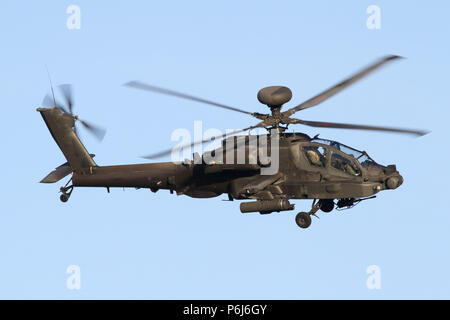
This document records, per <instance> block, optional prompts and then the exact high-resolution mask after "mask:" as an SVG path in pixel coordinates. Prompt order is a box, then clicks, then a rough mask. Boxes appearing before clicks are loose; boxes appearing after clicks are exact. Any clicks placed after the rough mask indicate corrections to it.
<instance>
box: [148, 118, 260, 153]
mask: <svg viewBox="0 0 450 320" xmlns="http://www.w3.org/2000/svg"><path fill="white" fill-rule="evenodd" d="M261 126H262V122H260V123H258V124H257V125H255V126H251V127H248V128H245V129H240V130H235V131H232V132H229V133H226V134H223V135H220V136H216V137H211V138H207V139H204V140H199V141H194V142H192V143H191V144H186V145H183V146H179V147H176V148H172V149H168V150H165V151H161V152H158V153H155V154H151V155H148V156H144V157H143V158H145V159H156V158H161V157H163V156H167V155H169V154H171V153H172V152H178V151H180V150H182V149H184V148H187V147H190V148H193V147H194V146H197V145H199V144H204V143H207V142H212V141H214V140H217V139H220V138H222V139H226V138H227V137H230V136H232V135H235V134H237V133H241V132H244V131H247V130H252V129H255V128H258V127H261Z"/></svg>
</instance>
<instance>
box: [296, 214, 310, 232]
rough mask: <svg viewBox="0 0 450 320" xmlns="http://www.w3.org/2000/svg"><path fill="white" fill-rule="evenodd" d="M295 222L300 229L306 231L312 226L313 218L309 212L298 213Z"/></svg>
mask: <svg viewBox="0 0 450 320" xmlns="http://www.w3.org/2000/svg"><path fill="white" fill-rule="evenodd" d="M295 222H296V223H297V225H298V226H299V227H300V228H303V229H306V228H308V227H309V226H310V225H311V216H310V215H309V213H307V212H300V213H297V215H296V216H295Z"/></svg>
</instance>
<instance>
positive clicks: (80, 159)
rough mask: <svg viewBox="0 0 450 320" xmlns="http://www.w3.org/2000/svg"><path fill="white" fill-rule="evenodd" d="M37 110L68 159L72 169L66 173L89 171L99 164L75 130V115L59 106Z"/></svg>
mask: <svg viewBox="0 0 450 320" xmlns="http://www.w3.org/2000/svg"><path fill="white" fill-rule="evenodd" d="M37 111H38V112H40V113H41V115H42V118H43V119H44V121H45V123H46V125H47V127H48V129H49V131H50V133H51V135H52V136H53V139H54V140H55V142H56V144H57V145H58V147H59V148H60V149H61V151H62V153H63V154H64V156H65V157H66V159H67V162H68V166H69V167H70V169H71V171H69V172H68V173H66V172H67V170H65V171H64V173H66V175H67V174H69V173H70V172H72V171H78V172H89V170H91V168H92V167H96V166H97V164H96V163H95V161H94V160H93V159H92V156H91V155H90V154H89V152H88V151H87V150H86V148H85V147H84V145H83V143H82V142H81V141H80V139H79V138H78V136H77V134H76V133H75V131H74V130H73V128H74V125H75V119H74V117H73V116H71V115H70V114H64V113H62V112H61V110H59V109H58V108H38V109H37ZM59 176H60V175H58V177H59ZM63 177H64V176H63ZM63 177H61V178H63ZM61 178H60V179H61ZM44 180H45V179H44ZM53 180H54V179H53ZM52 182H55V181H52Z"/></svg>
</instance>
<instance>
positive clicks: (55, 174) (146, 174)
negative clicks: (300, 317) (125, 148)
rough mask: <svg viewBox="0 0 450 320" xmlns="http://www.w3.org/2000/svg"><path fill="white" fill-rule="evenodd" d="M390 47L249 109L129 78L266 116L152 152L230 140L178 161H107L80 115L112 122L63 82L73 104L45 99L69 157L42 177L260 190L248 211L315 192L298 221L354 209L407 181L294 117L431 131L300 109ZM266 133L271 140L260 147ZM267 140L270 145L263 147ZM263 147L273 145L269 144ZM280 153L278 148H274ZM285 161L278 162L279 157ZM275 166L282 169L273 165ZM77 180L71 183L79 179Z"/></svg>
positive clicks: (247, 192)
mask: <svg viewBox="0 0 450 320" xmlns="http://www.w3.org/2000/svg"><path fill="white" fill-rule="evenodd" d="M401 58H402V57H400V56H397V55H388V56H385V57H382V58H381V59H379V60H377V61H375V62H374V63H372V64H371V65H369V66H367V67H365V68H363V69H362V70H361V71H359V72H357V73H355V74H353V75H351V76H350V77H348V78H346V79H345V80H343V81H341V82H339V83H337V84H336V85H334V86H332V87H330V88H329V89H327V90H324V91H323V92H321V93H319V94H317V95H316V96H314V97H312V98H311V99H309V100H306V101H305V102H302V103H300V104H298V105H296V106H294V107H291V108H289V109H287V110H286V111H282V110H281V109H282V107H283V105H284V104H286V103H287V102H289V101H290V100H291V98H292V92H291V90H290V89H289V88H287V87H284V86H270V87H266V88H263V89H261V90H260V91H259V92H258V95H257V98H258V100H259V102H261V103H262V104H264V105H266V106H267V107H268V108H269V110H270V113H267V114H262V113H257V112H249V111H246V110H243V109H240V108H235V107H232V106H228V105H225V104H221V103H217V102H214V101H210V100H206V99H203V98H199V97H195V96H192V95H188V94H184V93H180V92H177V91H173V90H169V89H164V88H160V87H156V86H153V85H149V84H146V83H143V82H139V81H131V82H128V83H126V84H125V86H127V87H131V88H134V89H139V90H145V91H151V92H157V93H161V94H165V95H169V96H174V97H178V98H183V99H187V100H191V101H195V102H199V103H203V104H207V105H210V106H214V107H218V108H223V109H227V110H230V111H234V112H240V113H243V114H247V115H249V116H251V117H254V118H256V119H258V120H259V121H258V123H257V124H255V125H252V126H249V127H247V128H243V129H240V130H235V131H232V132H228V133H226V134H223V135H220V136H216V137H212V138H209V139H204V140H200V141H195V142H193V143H191V144H188V145H184V146H177V147H175V148H170V149H168V150H165V151H162V152H158V153H154V154H151V155H148V156H145V158H146V159H156V158H160V157H164V156H167V155H169V154H171V153H173V152H176V151H180V150H184V148H189V147H190V148H192V147H194V146H196V145H203V144H205V143H208V142H211V141H214V140H220V139H222V140H221V146H220V147H219V148H217V149H214V150H212V151H209V152H205V153H203V154H202V155H199V154H198V153H194V154H193V159H192V160H190V159H186V160H184V161H171V162H153V163H144V164H127V165H113V166H99V165H97V164H96V162H95V161H94V159H93V158H94V155H93V154H90V153H89V152H88V151H87V149H86V148H85V147H84V145H83V143H82V142H81V140H80V138H79V136H78V134H77V128H76V123H80V124H81V125H82V126H83V127H85V128H86V129H87V130H89V131H90V132H91V133H93V134H94V135H95V136H96V137H97V138H99V139H102V138H103V136H104V135H105V130H104V129H102V128H100V127H98V126H95V125H93V124H91V123H89V122H87V121H85V120H82V119H80V118H78V116H76V115H74V114H73V104H74V102H73V98H72V89H71V86H70V85H62V86H60V89H61V92H62V94H63V96H64V100H65V104H61V103H59V102H57V101H56V100H55V95H54V92H53V86H52V95H53V99H52V97H51V96H50V95H47V96H46V97H45V98H44V101H43V103H42V105H43V106H42V107H39V108H37V111H38V112H40V114H41V116H42V118H43V119H44V121H45V123H46V125H47V127H48V129H49V131H50V133H51V135H52V137H53V139H54V140H55V142H56V143H57V145H58V146H59V148H60V149H61V151H62V153H63V154H64V156H65V158H66V159H67V162H66V163H64V164H62V165H61V166H59V167H57V168H56V169H55V170H54V171H52V172H51V173H50V174H48V175H47V176H46V177H45V178H44V179H42V180H41V183H55V182H57V181H59V180H61V179H63V178H64V177H66V176H68V175H69V174H71V178H70V180H69V181H68V182H67V184H66V185H65V186H63V187H61V188H60V192H61V196H60V200H61V201H62V202H67V201H68V200H69V198H70V196H71V194H72V191H73V189H74V188H75V187H101V188H106V189H107V191H108V193H109V192H110V188H114V187H121V188H136V189H141V188H147V189H150V190H151V191H152V192H158V191H159V190H169V191H170V193H171V194H173V193H174V192H175V193H176V194H177V195H187V196H189V197H192V198H212V197H217V196H220V195H223V194H225V195H227V196H228V200H230V201H233V200H250V201H245V202H241V204H240V211H241V212H242V213H250V212H259V213H260V214H270V213H273V212H282V211H292V210H294V209H295V205H294V204H292V203H291V200H295V199H311V200H313V202H312V206H311V210H310V211H308V212H299V213H297V215H296V216H295V221H296V223H297V225H298V226H299V227H300V228H308V227H309V226H310V225H311V221H312V219H311V216H316V214H317V212H318V211H319V210H320V211H323V212H327V213H328V212H331V211H332V210H334V209H337V210H343V209H349V208H352V207H353V206H355V205H356V204H358V203H359V202H361V201H364V200H368V199H373V198H375V197H376V194H377V193H378V192H380V191H383V190H395V189H397V188H398V187H400V186H401V185H402V183H403V177H402V176H401V175H400V173H399V171H398V170H397V168H396V166H395V165H387V166H384V165H381V164H378V163H377V162H376V161H375V160H373V159H372V158H371V157H370V156H369V155H368V154H367V153H366V152H365V151H360V150H357V149H355V148H352V147H349V146H347V145H344V144H342V143H339V142H337V141H333V140H327V139H322V138H319V136H318V135H317V136H315V137H310V136H308V135H306V134H304V133H300V132H286V129H287V128H288V126H289V125H294V124H301V125H306V126H311V127H316V128H340V129H357V130H375V131H384V132H393V133H402V134H410V135H414V136H423V135H425V134H426V133H428V132H427V131H424V130H415V129H402V128H393V127H380V126H372V125H359V124H346V123H332V122H321V121H309V120H303V119H299V118H293V117H292V115H294V114H295V113H297V112H299V111H302V110H305V109H308V108H312V107H315V106H317V105H319V104H320V103H322V102H323V101H325V100H326V99H329V98H330V97H332V96H334V95H336V94H337V93H339V92H341V91H342V90H344V89H345V88H347V87H349V86H350V85H352V84H354V83H355V82H357V81H358V80H360V79H362V78H363V77H365V76H367V75H368V74H370V73H372V72H373V71H375V70H376V69H379V68H380V67H382V66H384V65H386V64H387V63H389V62H392V61H395V60H398V59H401ZM256 128H265V129H267V131H268V132H267V134H259V135H243V134H242V133H243V132H246V131H250V130H253V129H256ZM254 138H256V140H258V141H257V142H259V143H260V144H261V146H262V147H261V148H260V147H258V144H256V145H257V147H256V148H255V144H254V143H253V141H254V140H255V139H254ZM263 149H264V150H263ZM261 150H263V151H265V153H264V152H260V151H261ZM268 154H270V157H269V156H268ZM275 163H276V167H275V169H274V170H273V168H272V167H274V166H273V165H274V164H275ZM269 169H272V170H269ZM70 183H71V184H70Z"/></svg>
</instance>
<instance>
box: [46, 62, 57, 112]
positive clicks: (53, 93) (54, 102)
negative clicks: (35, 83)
mask: <svg viewBox="0 0 450 320" xmlns="http://www.w3.org/2000/svg"><path fill="white" fill-rule="evenodd" d="M45 69H46V70H47V75H48V80H49V81H50V88H51V89H52V96H53V105H54V107H55V108H56V100H55V92H54V91H53V84H52V78H50V72H49V71H48V67H47V65H45Z"/></svg>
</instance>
